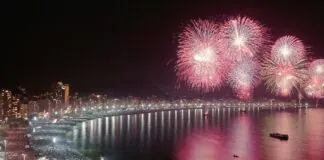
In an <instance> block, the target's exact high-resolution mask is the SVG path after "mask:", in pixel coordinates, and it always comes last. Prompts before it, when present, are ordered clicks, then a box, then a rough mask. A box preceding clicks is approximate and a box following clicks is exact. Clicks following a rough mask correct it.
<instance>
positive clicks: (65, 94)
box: [64, 84, 70, 108]
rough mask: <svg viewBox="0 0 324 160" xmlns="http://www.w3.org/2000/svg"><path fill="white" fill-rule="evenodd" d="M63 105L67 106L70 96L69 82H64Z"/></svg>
mask: <svg viewBox="0 0 324 160" xmlns="http://www.w3.org/2000/svg"><path fill="white" fill-rule="evenodd" d="M64 90H65V92H64V107H65V108H67V107H69V105H70V104H69V98H70V86H69V84H64Z"/></svg>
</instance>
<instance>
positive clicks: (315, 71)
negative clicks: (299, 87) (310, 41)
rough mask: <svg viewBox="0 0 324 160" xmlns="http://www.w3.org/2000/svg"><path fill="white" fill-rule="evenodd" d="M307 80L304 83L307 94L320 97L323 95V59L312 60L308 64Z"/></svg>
mask: <svg viewBox="0 0 324 160" xmlns="http://www.w3.org/2000/svg"><path fill="white" fill-rule="evenodd" d="M309 77H310V78H309V80H308V81H307V83H306V85H305V92H306V94H307V96H309V97H312V98H316V99H321V98H323V96H324V59H318V60H315V61H313V62H312V63H311V64H310V65H309Z"/></svg>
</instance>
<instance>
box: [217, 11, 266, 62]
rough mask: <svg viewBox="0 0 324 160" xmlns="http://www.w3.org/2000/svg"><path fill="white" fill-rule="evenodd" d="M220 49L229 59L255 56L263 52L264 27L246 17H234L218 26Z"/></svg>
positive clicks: (264, 40) (264, 41)
mask: <svg viewBox="0 0 324 160" xmlns="http://www.w3.org/2000/svg"><path fill="white" fill-rule="evenodd" d="M220 37H221V40H222V43H221V44H222V51H223V52H224V54H225V55H226V57H227V58H230V59H231V60H240V59H241V58H242V57H250V58H252V57H255V56H256V54H258V53H265V52H263V48H264V47H265V43H266V41H267V40H266V39H267V37H268V36H267V34H266V29H265V28H264V27H263V26H262V25H260V24H259V23H258V22H257V21H254V20H252V19H250V18H248V17H240V16H238V17H235V18H231V19H229V20H227V21H226V22H225V23H224V24H223V25H221V27H220Z"/></svg>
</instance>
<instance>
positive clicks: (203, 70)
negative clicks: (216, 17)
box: [175, 20, 227, 92]
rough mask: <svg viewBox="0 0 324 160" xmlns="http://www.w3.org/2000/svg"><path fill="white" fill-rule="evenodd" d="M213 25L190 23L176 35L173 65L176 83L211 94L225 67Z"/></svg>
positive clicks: (200, 21) (218, 83)
mask: <svg viewBox="0 0 324 160" xmlns="http://www.w3.org/2000/svg"><path fill="white" fill-rule="evenodd" d="M217 33H218V30H217V26H216V24H215V23H213V22H211V21H205V20H196V21H192V22H191V23H190V24H189V25H187V26H186V27H185V29H184V31H183V32H182V33H181V34H180V36H179V46H178V54H177V58H178V59H177V63H176V66H175V69H176V72H177V77H178V80H179V81H184V82H185V83H186V84H187V85H188V86H189V87H190V88H191V89H194V90H199V91H204V92H208V91H212V90H214V89H216V88H218V87H219V86H221V84H222V82H223V79H224V72H225V71H226V68H227V67H226V66H225V63H224V61H223V57H222V55H221V54H220V50H219V36H218V34H217Z"/></svg>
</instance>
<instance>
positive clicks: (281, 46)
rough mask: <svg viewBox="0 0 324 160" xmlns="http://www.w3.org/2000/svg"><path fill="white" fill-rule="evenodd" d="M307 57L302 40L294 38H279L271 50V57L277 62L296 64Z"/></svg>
mask: <svg viewBox="0 0 324 160" xmlns="http://www.w3.org/2000/svg"><path fill="white" fill-rule="evenodd" d="M305 56H306V50H305V47H304V45H303V43H302V41H301V40H299V39H298V38H296V37H294V36H283V37H281V38H279V39H278V40H277V41H276V42H275V44H274V45H273V47H272V49H271V57H272V59H274V60H277V61H286V62H287V61H292V62H296V61H299V60H301V59H303V58H304V57H305Z"/></svg>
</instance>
